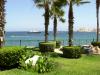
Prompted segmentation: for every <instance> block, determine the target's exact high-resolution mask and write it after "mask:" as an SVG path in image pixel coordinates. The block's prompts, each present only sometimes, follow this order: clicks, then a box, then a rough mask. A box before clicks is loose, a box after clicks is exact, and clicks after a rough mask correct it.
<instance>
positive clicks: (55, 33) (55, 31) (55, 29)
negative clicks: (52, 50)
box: [53, 16, 57, 41]
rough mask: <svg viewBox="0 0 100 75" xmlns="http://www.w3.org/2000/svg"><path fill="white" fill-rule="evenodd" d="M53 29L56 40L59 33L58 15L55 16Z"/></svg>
mask: <svg viewBox="0 0 100 75" xmlns="http://www.w3.org/2000/svg"><path fill="white" fill-rule="evenodd" d="M53 28H54V29H53V31H54V41H56V35H57V18H56V16H54V27H53Z"/></svg>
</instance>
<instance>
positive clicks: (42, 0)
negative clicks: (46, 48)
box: [33, 0, 50, 42]
mask: <svg viewBox="0 0 100 75" xmlns="http://www.w3.org/2000/svg"><path fill="white" fill-rule="evenodd" d="M33 1H34V2H35V4H36V6H37V7H39V8H43V9H44V10H45V13H44V19H45V42H47V41H48V26H49V3H50V0H33Z"/></svg>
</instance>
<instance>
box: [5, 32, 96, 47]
mask: <svg viewBox="0 0 100 75" xmlns="http://www.w3.org/2000/svg"><path fill="white" fill-rule="evenodd" d="M95 39H96V33H95V32H74V39H73V42H74V45H84V44H90V43H91V41H93V40H95ZM43 40H44V32H41V33H29V32H6V33H5V45H6V46H14V45H18V46H19V45H21V46H38V42H40V41H43ZM49 40H53V32H49ZM57 40H61V44H62V45H67V44H68V41H67V40H68V32H65V31H59V32H57Z"/></svg>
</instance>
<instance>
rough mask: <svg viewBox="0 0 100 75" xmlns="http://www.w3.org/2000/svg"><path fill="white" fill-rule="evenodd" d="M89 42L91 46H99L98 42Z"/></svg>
mask: <svg viewBox="0 0 100 75" xmlns="http://www.w3.org/2000/svg"><path fill="white" fill-rule="evenodd" d="M91 44H92V45H93V46H99V47H100V42H91Z"/></svg>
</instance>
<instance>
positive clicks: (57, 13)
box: [51, 2, 65, 41]
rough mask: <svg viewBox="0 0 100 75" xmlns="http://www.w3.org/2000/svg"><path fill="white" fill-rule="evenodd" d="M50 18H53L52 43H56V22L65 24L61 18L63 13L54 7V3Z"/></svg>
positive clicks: (59, 8)
mask: <svg viewBox="0 0 100 75" xmlns="http://www.w3.org/2000/svg"><path fill="white" fill-rule="evenodd" d="M51 16H52V17H53V26H54V27H53V35H54V41H56V35H57V21H58V19H59V20H60V21H61V22H65V20H64V19H63V18H62V17H63V16H64V11H63V9H61V7H58V6H57V5H55V2H54V3H53V4H52V6H51Z"/></svg>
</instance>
